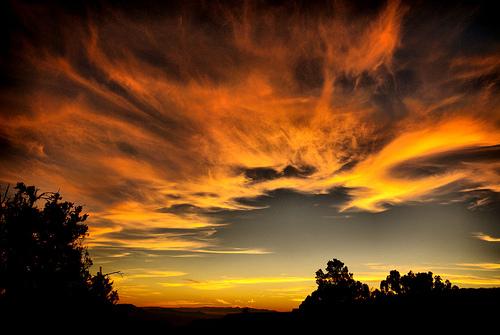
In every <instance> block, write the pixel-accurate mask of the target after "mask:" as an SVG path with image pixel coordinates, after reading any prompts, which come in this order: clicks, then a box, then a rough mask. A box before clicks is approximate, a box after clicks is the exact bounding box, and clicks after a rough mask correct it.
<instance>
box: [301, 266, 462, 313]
mask: <svg viewBox="0 0 500 335" xmlns="http://www.w3.org/2000/svg"><path fill="white" fill-rule="evenodd" d="M316 283H317V285H318V287H317V289H316V290H315V291H314V292H312V293H311V295H309V296H307V298H306V299H305V300H304V301H303V302H302V304H301V305H300V307H299V309H300V310H302V311H308V310H316V311H317V310H327V309H329V308H336V307H338V306H341V305H342V306H346V305H360V304H365V305H366V304H387V303H389V302H390V303H406V302H412V303H414V302H421V301H430V300H436V299H441V298H444V297H448V296H450V295H452V293H453V292H455V291H458V287H457V286H455V285H452V284H451V283H450V281H449V280H445V281H443V280H442V278H441V277H440V276H433V273H432V272H418V273H413V272H412V271H410V272H408V274H406V275H403V276H401V274H400V273H399V272H398V271H397V270H392V271H390V273H389V275H388V276H387V278H386V279H385V280H382V281H381V282H380V289H375V290H370V288H369V287H368V285H367V284H363V283H361V282H360V281H357V280H354V277H353V274H352V273H350V272H349V269H348V267H347V266H346V265H344V263H343V262H341V261H340V260H338V259H333V260H331V261H328V263H327V266H326V269H325V271H323V270H322V269H319V270H318V271H317V272H316Z"/></svg>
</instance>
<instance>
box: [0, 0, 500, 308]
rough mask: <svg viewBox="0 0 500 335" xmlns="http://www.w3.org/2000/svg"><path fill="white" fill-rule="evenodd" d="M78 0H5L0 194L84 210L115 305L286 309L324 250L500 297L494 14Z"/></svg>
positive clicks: (424, 7)
mask: <svg viewBox="0 0 500 335" xmlns="http://www.w3.org/2000/svg"><path fill="white" fill-rule="evenodd" d="M68 3H71V4H69V5H68V4H67V5H64V6H63V5H61V4H59V5H57V4H56V3H55V2H52V4H49V5H47V4H45V5H41V4H39V3H38V2H29V1H28V2H18V1H6V2H3V3H2V5H1V8H0V12H1V13H2V14H1V16H2V19H1V25H2V29H1V31H2V45H3V46H2V49H1V50H2V51H1V54H0V68H1V77H0V87H1V89H0V184H1V185H2V189H4V187H5V186H6V185H7V184H11V185H12V184H15V183H16V182H17V181H23V182H25V183H26V184H30V185H36V186H37V187H38V188H40V189H41V190H42V191H57V190H59V191H60V192H61V193H62V195H63V197H64V199H65V200H68V201H74V202H76V203H78V204H82V205H84V206H85V210H86V211H87V212H88V213H89V214H90V217H89V219H88V221H87V223H88V225H89V236H88V238H87V239H86V244H87V246H88V248H89V251H90V255H91V257H92V258H93V260H94V268H93V271H94V272H95V271H97V269H98V267H99V266H102V267H103V271H104V272H114V271H121V272H122V273H123V275H122V276H120V275H115V276H113V279H114V281H115V285H116V287H117V288H118V291H119V295H120V302H121V303H133V304H136V305H139V306H249V307H256V308H271V309H277V310H290V309H292V308H296V307H297V306H298V305H299V304H300V302H301V301H302V300H303V299H304V298H305V296H307V294H308V293H310V292H311V291H312V290H313V289H314V288H315V282H314V272H315V271H316V270H317V269H318V268H320V267H324V265H325V264H326V261H327V260H328V259H332V258H334V257H335V258H340V259H341V260H342V261H344V262H345V263H346V264H347V265H348V266H349V269H350V270H351V272H354V274H355V278H356V279H358V280H361V281H363V282H366V283H368V284H369V285H371V286H372V287H377V286H378V282H379V281H380V280H381V279H383V278H385V276H386V275H387V273H388V272H389V270H392V269H395V268H396V269H398V270H400V272H407V271H408V270H410V269H412V270H413V271H429V270H430V271H433V272H434V273H437V274H440V275H441V276H442V277H444V278H447V279H450V280H451V281H452V283H454V284H457V285H459V286H461V287H479V286H481V287H490V286H500V105H499V103H500V29H499V28H500V25H499V24H498V17H497V16H498V12H497V11H495V9H494V8H493V5H488V2H484V3H482V2H475V3H474V2H450V3H448V4H446V5H444V4H441V2H437V1H435V2H434V1H433V2H430V1H429V2H425V1H414V2H413V1H412V2H398V1H388V2H385V1H372V2H367V3H359V4H356V3H355V2H352V1H345V2H342V1H324V2H311V1H295V2H288V1H247V2H240V1H234V2H229V1H192V2H191V1H187V2H185V3H184V4H182V5H181V4H174V3H171V2H169V4H163V5H156V4H153V3H149V2H146V3H144V2H140V3H141V4H140V5H139V2H138V4H137V5H127V6H123V5H122V6H118V5H117V4H115V2H98V3H93V4H89V3H87V4H81V3H80V2H78V1H76V2H72V1H71V2H68ZM490 3H491V4H492V3H493V2H490Z"/></svg>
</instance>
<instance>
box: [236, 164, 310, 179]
mask: <svg viewBox="0 0 500 335" xmlns="http://www.w3.org/2000/svg"><path fill="white" fill-rule="evenodd" d="M237 170H238V171H242V172H243V174H244V176H245V177H246V178H247V179H249V180H250V181H252V182H256V183H259V182H264V181H268V180H273V179H277V178H306V177H308V176H310V175H311V174H313V173H314V172H315V171H316V168H315V167H314V166H308V165H304V166H298V167H297V166H293V165H287V166H285V167H284V168H283V169H282V170H281V171H279V170H275V169H273V168H269V167H257V168H239V169H237Z"/></svg>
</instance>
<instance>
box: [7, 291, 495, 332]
mask: <svg viewBox="0 0 500 335" xmlns="http://www.w3.org/2000/svg"><path fill="white" fill-rule="evenodd" d="M499 312H500V288H489V289H459V290H458V291H456V293H455V294H454V295H453V296H452V297H450V298H448V299H442V298H440V299H439V300H435V299H424V300H422V299H419V300H407V301H398V302H395V303H393V302H389V303H377V304H373V303H372V304H339V305H336V306H332V307H330V308H329V309H327V310H326V309H319V310H313V311H311V310H309V311H307V312H305V311H302V310H299V309H296V310H293V311H290V312H276V311H271V310H259V309H251V308H221V307H200V308H161V307H137V306H134V305H128V304H118V305H116V306H114V307H113V308H112V310H107V311H104V310H103V311H92V310H90V311H89V310H78V309H73V310H70V309H65V310H61V309H59V310H52V311H51V310H49V309H38V308H37V309H34V308H33V307H32V308H30V307H29V306H28V307H26V308H25V309H17V310H9V311H3V312H2V314H1V318H2V319H4V320H3V321H7V322H2V327H3V328H2V329H16V331H15V332H6V333H5V334H8V333H12V334H14V333H16V334H17V333H24V330H26V329H28V328H30V329H36V330H38V333H40V331H42V330H43V331H44V332H46V331H47V330H48V331H50V332H52V333H63V332H64V333H73V334H74V333H86V334H120V333H124V334H295V333H302V334H315V333H328V334H340V333H344V332H347V331H348V332H354V333H357V332H368V331H370V332H373V331H375V332H389V333H403V332H405V333H406V332H409V331H410V332H414V331H419V332H426V333H430V334H434V333H436V332H442V333H444V334H447V333H450V332H451V331H452V330H453V331H468V332H470V333H472V334H479V333H483V332H488V333H496V332H497V331H498V318H499V316H500V314H499ZM7 324H8V326H7ZM12 326H14V328H12ZM2 333H4V332H2Z"/></svg>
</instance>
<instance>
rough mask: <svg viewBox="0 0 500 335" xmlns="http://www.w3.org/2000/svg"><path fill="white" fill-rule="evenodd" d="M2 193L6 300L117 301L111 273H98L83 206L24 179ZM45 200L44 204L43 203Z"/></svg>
mask: <svg viewBox="0 0 500 335" xmlns="http://www.w3.org/2000/svg"><path fill="white" fill-rule="evenodd" d="M15 190H16V192H15V193H14V195H13V196H9V194H8V188H7V190H5V192H4V194H2V195H1V196H0V299H1V300H2V301H3V302H4V303H7V304H11V303H15V304H38V305H44V304H48V303H51V304H78V303H79V304H85V305H87V304H94V305H95V304H96V305H103V304H114V303H115V302H116V301H117V300H118V294H117V292H116V291H113V288H112V282H111V281H110V280H109V278H108V276H106V275H103V274H102V273H98V274H97V275H96V276H92V275H91V274H90V272H89V269H90V267H91V265H92V261H91V259H90V257H89V254H88V252H87V250H86V248H85V247H84V246H83V239H84V238H85V236H86V234H87V230H88V227H87V225H86V224H85V223H84V222H85V220H86V219H87V214H82V207H81V206H75V205H74V204H73V203H71V202H67V201H62V197H61V195H60V194H59V193H57V192H56V193H39V192H38V190H37V189H36V188H35V187H34V186H26V185H24V184H23V183H18V184H17V186H16V187H15ZM40 202H43V203H42V204H40Z"/></svg>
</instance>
